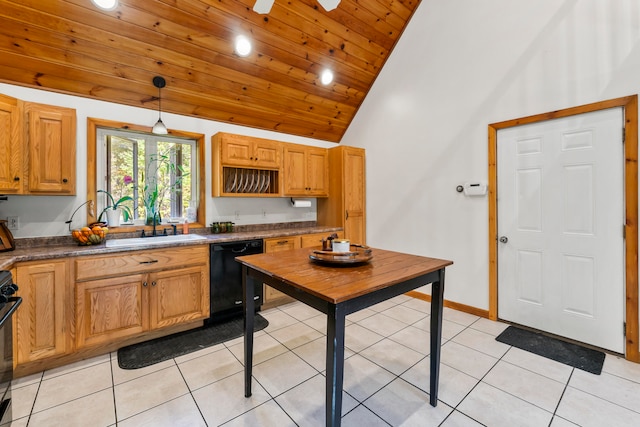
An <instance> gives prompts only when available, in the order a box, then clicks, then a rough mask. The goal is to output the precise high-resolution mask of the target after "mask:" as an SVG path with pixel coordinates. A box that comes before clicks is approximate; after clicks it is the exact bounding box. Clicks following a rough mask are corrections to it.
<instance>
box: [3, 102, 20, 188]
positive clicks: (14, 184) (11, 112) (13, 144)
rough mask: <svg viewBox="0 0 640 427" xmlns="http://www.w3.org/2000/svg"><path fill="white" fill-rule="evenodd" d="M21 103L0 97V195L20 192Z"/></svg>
mask: <svg viewBox="0 0 640 427" xmlns="http://www.w3.org/2000/svg"><path fill="white" fill-rule="evenodd" d="M21 105H22V103H21V101H20V100H18V99H15V98H10V97H8V96H4V95H0V159H3V160H2V161H0V193H10V194H19V193H21V192H22V181H21V179H22V175H23V172H22V141H23V138H22V137H23V132H22V108H21Z"/></svg>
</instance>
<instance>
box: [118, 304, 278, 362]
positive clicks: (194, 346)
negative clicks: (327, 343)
mask: <svg viewBox="0 0 640 427" xmlns="http://www.w3.org/2000/svg"><path fill="white" fill-rule="evenodd" d="M268 325H269V322H267V320H266V319H265V318H264V317H262V316H260V315H259V314H256V317H255V328H254V330H255V331H259V330H261V329H264V328H266V327H267V326H268ZM243 334H244V319H243V317H242V316H239V317H235V318H232V319H230V320H227V321H225V322H222V323H218V324H214V325H210V326H203V327H201V328H197V329H191V330H189V331H184V332H179V333H177V334H173V335H168V336H166V337H161V338H156V339H153V340H149V341H145V342H141V343H138V344H133V345H130V346H127V347H122V348H121V349H119V350H118V365H119V366H120V367H121V368H122V369H138V368H144V367H145V366H150V365H153V364H154V363H159V362H163V361H165V360H169V359H172V358H174V357H178V356H182V355H183V354H187V353H191V352H194V351H197V350H201V349H203V348H206V347H210V346H212V345H215V344H220V343H221V342H224V341H228V340H231V339H233V338H237V337H239V336H242V335H243Z"/></svg>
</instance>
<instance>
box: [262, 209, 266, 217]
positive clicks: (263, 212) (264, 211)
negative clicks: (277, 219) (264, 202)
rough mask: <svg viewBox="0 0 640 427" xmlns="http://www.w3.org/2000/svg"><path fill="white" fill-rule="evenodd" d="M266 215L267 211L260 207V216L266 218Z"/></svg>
mask: <svg viewBox="0 0 640 427" xmlns="http://www.w3.org/2000/svg"><path fill="white" fill-rule="evenodd" d="M266 217H267V211H266V210H265V209H262V218H266Z"/></svg>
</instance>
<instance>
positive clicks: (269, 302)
mask: <svg viewBox="0 0 640 427" xmlns="http://www.w3.org/2000/svg"><path fill="white" fill-rule="evenodd" d="M299 247H300V236H291V237H281V238H273V239H264V252H265V253H274V252H282V251H290V250H292V249H298V248H299ZM289 301H293V299H292V298H290V297H288V296H287V295H285V294H283V293H282V292H280V291H278V290H276V289H273V288H272V287H271V286H268V285H266V284H265V285H264V304H263V308H269V307H274V306H276V305H280V304H283V303H285V302H289Z"/></svg>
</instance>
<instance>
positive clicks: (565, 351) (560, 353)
mask: <svg viewBox="0 0 640 427" xmlns="http://www.w3.org/2000/svg"><path fill="white" fill-rule="evenodd" d="M496 340H497V341H500V342H503V343H505V344H509V345H512V346H514V347H518V348H520V349H522V350H526V351H528V352H531V353H535V354H537V355H539V356H543V357H546V358H548V359H552V360H555V361H556V362H560V363H564V364H565V365H569V366H573V367H574V368H578V369H582V370H583V371H587V372H591V373H592V374H596V375H600V373H601V372H602V364H603V363H604V356H605V354H604V353H603V352H601V351H598V350H592V349H590V348H586V347H582V346H579V345H577V344H573V343H570V342H566V341H562V340H559V339H557V338H553V337H549V336H546V335H544V334H541V333H538V332H532V331H528V330H526V329H521V328H517V327H515V326H509V327H508V328H507V329H505V330H504V332H502V333H501V334H500V335H498V336H497V337H496Z"/></svg>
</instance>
